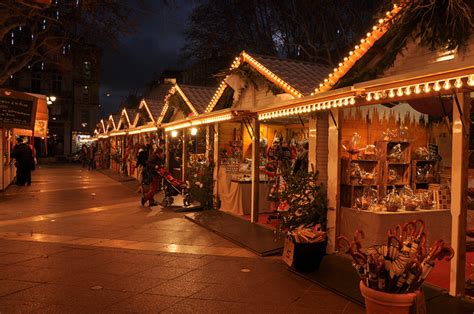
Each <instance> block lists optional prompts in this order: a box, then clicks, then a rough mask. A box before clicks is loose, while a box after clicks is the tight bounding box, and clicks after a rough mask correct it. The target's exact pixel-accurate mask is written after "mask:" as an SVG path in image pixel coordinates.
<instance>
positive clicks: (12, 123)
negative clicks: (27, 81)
mask: <svg viewBox="0 0 474 314" xmlns="http://www.w3.org/2000/svg"><path fill="white" fill-rule="evenodd" d="M22 96H23V95H22V94H21V93H16V92H15V93H8V94H7V93H1V94H0V127H6V128H18V129H29V130H32V129H33V128H34V126H35V116H36V100H35V98H34V97H28V96H29V95H24V96H25V97H22Z"/></svg>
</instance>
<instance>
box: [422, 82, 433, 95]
mask: <svg viewBox="0 0 474 314" xmlns="http://www.w3.org/2000/svg"><path fill="white" fill-rule="evenodd" d="M430 90H431V88H430V83H426V84H425V87H423V91H424V92H425V93H429V92H430Z"/></svg>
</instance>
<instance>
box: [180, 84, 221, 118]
mask: <svg viewBox="0 0 474 314" xmlns="http://www.w3.org/2000/svg"><path fill="white" fill-rule="evenodd" d="M178 86H179V88H181V90H182V91H183V93H184V94H185V96H186V97H187V98H188V100H189V101H190V102H191V105H192V106H193V107H194V108H195V109H196V111H197V112H198V113H199V114H201V113H204V111H205V110H206V107H207V105H208V104H209V102H210V101H211V98H212V95H214V92H215V91H216V88H215V87H214V88H212V87H205V86H193V85H181V84H179V85H178Z"/></svg>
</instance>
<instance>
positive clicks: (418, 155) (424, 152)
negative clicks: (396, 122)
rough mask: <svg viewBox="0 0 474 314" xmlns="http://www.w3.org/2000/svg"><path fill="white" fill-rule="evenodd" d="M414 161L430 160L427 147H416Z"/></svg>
mask: <svg viewBox="0 0 474 314" xmlns="http://www.w3.org/2000/svg"><path fill="white" fill-rule="evenodd" d="M414 153H415V159H418V160H429V159H430V151H429V150H428V148H427V147H417V148H415V151H414Z"/></svg>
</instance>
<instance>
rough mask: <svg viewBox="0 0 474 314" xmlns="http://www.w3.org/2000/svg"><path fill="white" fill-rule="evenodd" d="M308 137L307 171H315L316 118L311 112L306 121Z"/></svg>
mask: <svg viewBox="0 0 474 314" xmlns="http://www.w3.org/2000/svg"><path fill="white" fill-rule="evenodd" d="M308 127H309V138H308V144H309V148H308V171H311V170H313V168H314V170H315V171H316V149H317V147H316V144H317V131H316V128H317V119H316V115H315V114H312V115H311V116H310V118H309V121H308Z"/></svg>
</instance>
